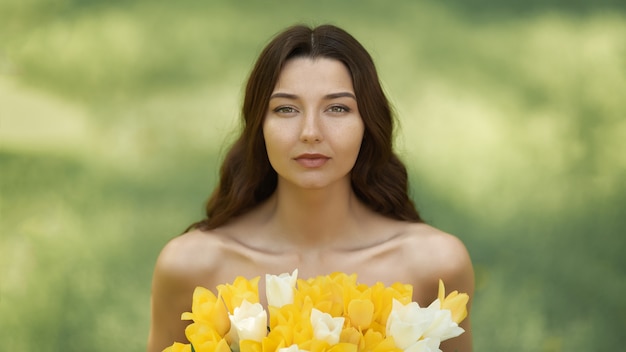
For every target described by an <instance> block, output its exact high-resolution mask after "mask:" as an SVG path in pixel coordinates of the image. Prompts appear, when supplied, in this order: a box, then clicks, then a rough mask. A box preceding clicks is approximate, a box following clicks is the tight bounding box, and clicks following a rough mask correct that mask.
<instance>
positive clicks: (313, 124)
mask: <svg viewBox="0 0 626 352" xmlns="http://www.w3.org/2000/svg"><path fill="white" fill-rule="evenodd" d="M319 119H320V117H319V115H317V114H316V113H307V114H305V115H304V118H303V120H302V130H301V131H300V140H301V141H302V142H305V143H319V142H321V141H322V131H321V129H320V125H319V123H320V121H319Z"/></svg>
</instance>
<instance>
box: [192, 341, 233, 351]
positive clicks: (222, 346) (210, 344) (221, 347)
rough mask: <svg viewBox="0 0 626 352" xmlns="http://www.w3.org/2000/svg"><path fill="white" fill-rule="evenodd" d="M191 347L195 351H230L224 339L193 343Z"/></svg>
mask: <svg viewBox="0 0 626 352" xmlns="http://www.w3.org/2000/svg"><path fill="white" fill-rule="evenodd" d="M193 348H194V350H195V351H196V352H231V350H230V346H229V345H228V342H226V340H224V339H221V340H219V341H217V342H216V341H206V342H204V343H201V344H193Z"/></svg>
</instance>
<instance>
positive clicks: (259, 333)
mask: <svg viewBox="0 0 626 352" xmlns="http://www.w3.org/2000/svg"><path fill="white" fill-rule="evenodd" d="M297 275H298V271H297V270H295V271H294V272H293V273H292V274H288V273H285V274H281V275H266V277H265V280H266V296H267V303H268V309H267V311H266V310H265V309H264V308H263V306H262V305H261V304H260V303H259V293H258V282H259V279H260V278H259V277H256V278H254V279H252V280H247V279H245V278H243V277H237V278H236V279H235V281H234V282H233V283H232V284H223V285H219V286H218V287H217V296H216V295H215V294H214V293H213V292H211V291H210V290H208V289H206V288H203V287H197V288H196V289H195V291H194V293H193V302H192V307H191V312H186V313H183V314H182V317H181V318H182V319H183V320H192V321H193V322H192V323H191V324H190V325H188V326H187V328H186V330H185V335H186V336H187V339H188V340H189V342H190V344H183V343H179V342H176V343H174V344H173V345H172V346H170V347H168V348H166V349H165V350H164V352H194V351H195V352H205V351H216V352H231V351H240V352H248V351H250V352H297V351H301V352H302V351H307V352H360V351H372V352H390V351H409V352H420V351H440V350H439V344H440V343H441V342H442V341H444V340H446V339H449V338H452V337H456V336H458V335H460V334H462V333H463V332H464V330H463V329H462V328H461V327H459V326H458V324H459V323H460V322H461V321H462V320H463V319H465V317H466V316H467V309H466V305H467V302H468V300H469V297H468V295H467V294H465V293H458V292H457V291H453V292H451V293H450V294H448V295H447V296H445V287H444V284H443V282H442V281H439V295H438V298H437V299H436V300H435V301H434V302H432V304H430V305H429V306H428V307H420V306H419V305H418V304H417V303H416V302H412V295H413V287H412V286H411V285H405V284H401V283H396V284H393V285H391V286H384V285H383V284H382V283H377V284H375V285H373V286H368V285H364V284H359V283H357V276H356V275H354V274H353V275H347V274H345V273H333V274H331V275H327V276H318V277H315V278H311V279H308V280H303V279H298V278H297ZM268 313H269V319H268Z"/></svg>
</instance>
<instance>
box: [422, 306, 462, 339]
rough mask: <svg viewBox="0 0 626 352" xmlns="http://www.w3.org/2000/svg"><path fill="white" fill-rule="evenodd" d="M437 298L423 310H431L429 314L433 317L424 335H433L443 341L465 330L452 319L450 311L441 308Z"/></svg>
mask: <svg viewBox="0 0 626 352" xmlns="http://www.w3.org/2000/svg"><path fill="white" fill-rule="evenodd" d="M440 306H441V305H440V304H439V299H436V300H435V301H434V302H433V303H431V304H430V306H428V308H426V309H425V310H428V311H432V313H430V314H429V316H432V317H433V320H432V322H431V323H430V326H429V327H428V329H426V331H425V332H424V337H433V338H436V339H438V340H440V341H445V340H447V339H451V338H453V337H457V336H459V335H461V334H462V333H463V332H464V331H465V330H463V328H461V327H459V325H458V324H457V323H456V322H454V320H452V312H450V311H449V310H448V309H441V308H440Z"/></svg>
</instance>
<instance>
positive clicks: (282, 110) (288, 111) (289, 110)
mask: <svg viewBox="0 0 626 352" xmlns="http://www.w3.org/2000/svg"><path fill="white" fill-rule="evenodd" d="M274 112H276V113H280V114H293V113H294V112H296V109H294V108H292V107H291V106H279V107H277V108H276V109H274Z"/></svg>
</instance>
